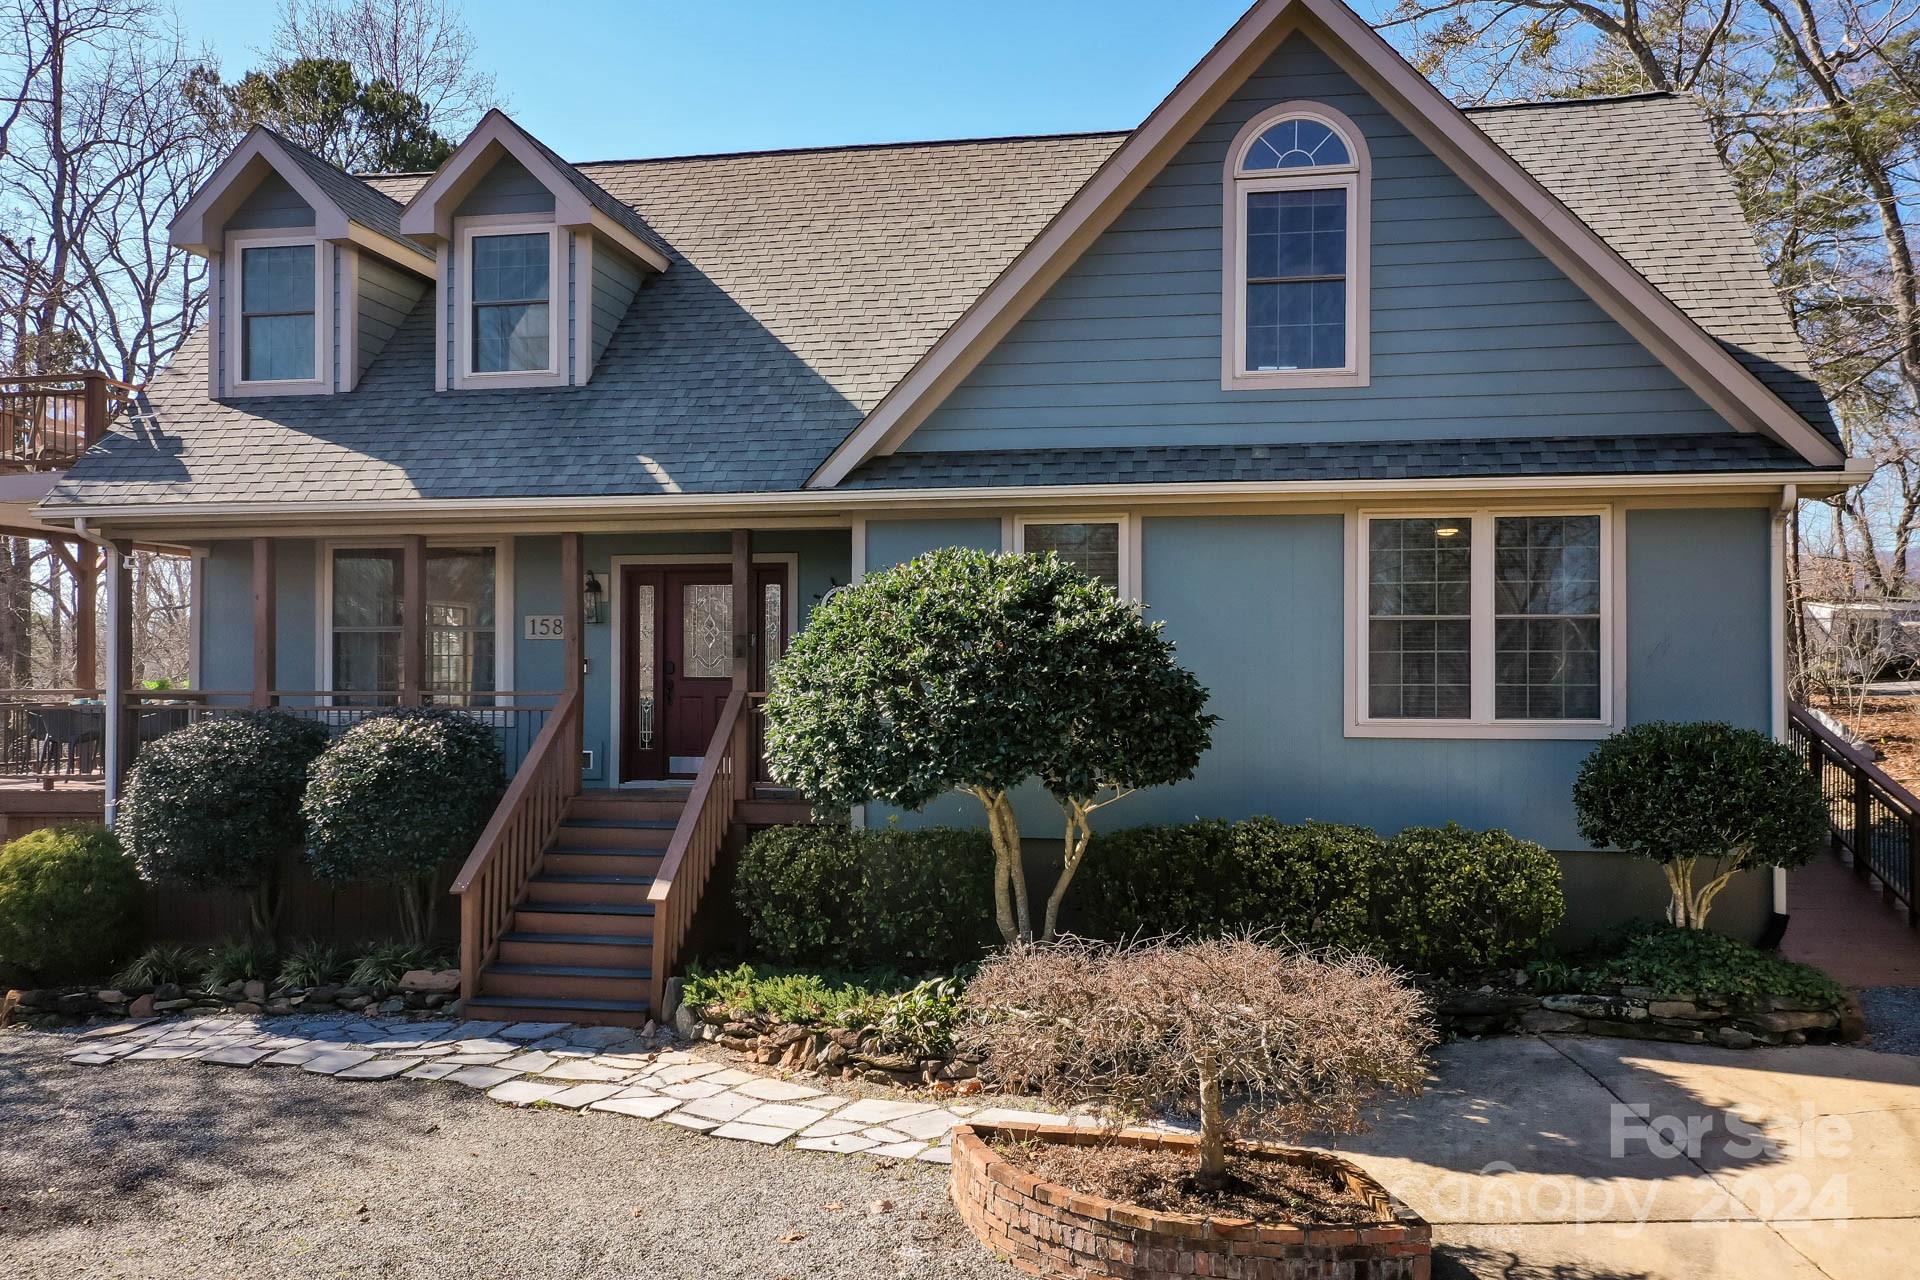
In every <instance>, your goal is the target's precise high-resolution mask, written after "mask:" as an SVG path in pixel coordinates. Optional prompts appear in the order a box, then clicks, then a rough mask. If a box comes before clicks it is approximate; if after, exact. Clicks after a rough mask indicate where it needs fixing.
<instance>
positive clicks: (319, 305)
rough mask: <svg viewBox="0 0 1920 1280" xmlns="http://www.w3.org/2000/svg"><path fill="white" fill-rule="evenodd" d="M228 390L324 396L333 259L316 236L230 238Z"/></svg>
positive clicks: (239, 235) (242, 234) (246, 235)
mask: <svg viewBox="0 0 1920 1280" xmlns="http://www.w3.org/2000/svg"><path fill="white" fill-rule="evenodd" d="M227 238H228V245H227V254H226V261H227V263H228V264H229V265H228V269H227V289H226V308H227V311H226V314H227V316H228V317H229V318H228V321H227V324H226V329H227V368H228V370H229V372H228V374H227V378H228V393H229V394H232V395H242V396H244V395H283V396H284V395H318V394H323V393H325V392H326V391H327V390H328V389H329V387H330V383H331V379H330V378H329V377H328V376H327V374H328V369H327V358H326V350H327V343H326V338H327V324H328V308H327V296H328V293H329V292H330V291H329V290H328V289H327V288H326V287H325V285H324V283H323V281H322V278H321V275H322V271H323V268H324V264H325V262H326V260H327V257H328V255H327V254H325V253H322V252H321V250H320V246H319V245H318V244H316V243H315V241H314V238H313V235H312V234H311V233H310V232H309V233H306V234H295V235H288V234H285V233H280V234H265V233H261V232H253V231H232V232H229V233H228V237H227Z"/></svg>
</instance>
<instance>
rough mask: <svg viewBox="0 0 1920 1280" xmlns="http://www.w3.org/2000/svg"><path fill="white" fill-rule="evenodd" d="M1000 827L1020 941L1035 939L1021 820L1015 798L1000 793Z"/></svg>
mask: <svg viewBox="0 0 1920 1280" xmlns="http://www.w3.org/2000/svg"><path fill="white" fill-rule="evenodd" d="M1000 829H1001V832H1002V838H1003V839H1004V840H1005V841H1006V842H1007V874H1008V875H1009V876H1010V877H1011V878H1012V881H1013V913H1014V917H1015V923H1016V925H1017V927H1018V928H1019V931H1020V941H1022V942H1032V941H1033V907H1032V904H1031V903H1029V902H1028V900H1027V864H1026V860H1025V858H1024V857H1023V855H1022V850H1021V848H1020V820H1019V819H1018V818H1016V817H1014V814H1013V800H1012V799H1011V798H1010V797H1008V795H1007V793H1006V792H1004V791H1002V792H1001V793H1000Z"/></svg>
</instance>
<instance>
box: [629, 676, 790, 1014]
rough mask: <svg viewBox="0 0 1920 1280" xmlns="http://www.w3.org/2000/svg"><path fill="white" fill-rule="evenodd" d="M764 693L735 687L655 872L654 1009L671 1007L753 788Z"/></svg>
mask: <svg viewBox="0 0 1920 1280" xmlns="http://www.w3.org/2000/svg"><path fill="white" fill-rule="evenodd" d="M762 696H764V695H758V694H749V693H748V692H747V691H746V690H744V689H735V690H734V691H733V692H732V693H731V694H729V695H728V696H727V701H726V705H725V706H723V707H722V708H721V710H720V723H719V724H718V725H716V726H715V727H714V730H713V737H712V738H711V739H709V740H708V742H707V754H706V755H705V756H704V757H702V759H701V761H700V773H699V775H698V776H697V777H695V778H694V780H693V790H692V791H690V792H689V793H688V794H687V805H686V808H684V809H682V810H681V811H680V822H679V825H677V826H676V827H675V828H674V831H673V839H672V841H671V842H669V843H668V845H667V852H666V855H665V856H664V857H662V858H661V859H660V870H659V871H657V872H656V873H654V878H653V887H652V888H651V889H649V890H648V891H647V901H648V902H651V903H652V904H653V968H652V973H651V975H650V978H649V986H650V992H649V994H650V996H651V1001H652V1008H653V1009H654V1011H655V1014H656V1015H657V1014H658V1012H659V1011H660V1010H661V1009H663V1008H665V1007H666V997H667V978H668V976H669V975H671V974H672V973H673V971H674V969H675V967H677V966H678V965H679V963H680V955H681V950H682V948H684V947H685V945H686V941H687V935H688V933H689V932H690V931H691V930H692V928H693V919H694V916H695V914H696V913H697V912H698V910H699V907H700V895H701V893H702V891H704V890H705V889H706V887H707V880H708V878H709V877H710V876H712V874H713V867H714V863H715V862H717V861H718V860H719V857H720V851H721V849H722V848H723V847H724V846H725V845H726V841H727V833H728V832H729V831H731V830H732V829H733V815H734V811H735V809H736V808H737V807H738V805H739V803H740V801H741V800H742V799H743V798H745V796H746V793H747V791H748V789H749V788H750V787H751V785H752V778H753V775H754V772H755V770H754V766H753V748H754V720H755V718H756V717H755V716H754V714H753V713H752V710H750V708H757V707H758V705H759V700H760V698H761V697H762Z"/></svg>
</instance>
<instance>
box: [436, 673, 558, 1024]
mask: <svg viewBox="0 0 1920 1280" xmlns="http://www.w3.org/2000/svg"><path fill="white" fill-rule="evenodd" d="M580 729H581V710H580V694H579V691H578V690H569V691H568V692H566V693H563V694H561V695H560V701H559V704H558V705H556V706H555V707H554V709H553V714H551V715H550V716H548V717H547V719H546V723H545V725H543V726H542V727H541V730H540V736H539V737H537V738H535V739H534V741H533V745H532V747H531V748H530V749H529V750H528V752H527V754H526V757H525V759H524V760H523V761H522V762H521V764H520V767H519V769H518V770H516V771H515V773H514V775H513V781H512V782H510V783H508V784H507V790H506V794H505V795H503V796H501V797H500V803H499V804H498V805H496V806H495V807H494V811H493V818H492V819H491V820H490V821H489V822H488V823H487V828H486V830H485V831H483V832H482V833H481V835H480V839H479V841H478V842H477V843H475V845H474V846H473V853H472V854H471V855H469V856H468V858H467V861H466V865H465V866H463V867H461V868H460V874H459V875H457V876H455V877H454V881H453V890H452V891H453V893H454V895H455V896H456V897H458V898H459V899H460V990H461V992H462V993H463V994H465V995H467V996H469V997H471V996H472V995H473V994H474V993H476V992H478V991H479V990H480V972H481V970H483V969H485V968H486V967H487V965H489V964H491V963H492V962H493V955H494V952H495V951H496V950H498V948H499V946H500V935H501V934H503V933H505V932H506V927H507V922H508V921H509V920H511V919H512V918H513V912H514V908H515V907H517V906H518V905H519V902H520V899H521V897H522V895H524V894H525V893H526V889H527V881H528V880H530V879H532V878H533V875H534V873H535V872H536V871H538V870H539V869H540V861H541V859H542V857H544V856H545V854H546V851H547V845H548V844H549V843H551V842H552V840H553V836H554V833H555V832H556V831H557V830H558V829H559V827H560V824H561V823H562V822H563V821H565V819H566V816H567V810H568V808H569V807H570V806H571V805H572V803H573V798H574V797H575V796H577V795H579V794H580Z"/></svg>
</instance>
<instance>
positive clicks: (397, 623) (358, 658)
mask: <svg viewBox="0 0 1920 1280" xmlns="http://www.w3.org/2000/svg"><path fill="white" fill-rule="evenodd" d="M401 555H402V552H401V549H400V548H399V547H397V546H391V545H388V546H378V545H367V544H352V545H347V544H341V545H335V546H331V547H329V548H328V550H327V561H326V572H325V574H324V580H323V600H322V605H323V608H324V612H323V614H322V617H323V618H324V619H325V620H326V625H325V629H324V631H323V634H322V639H323V646H322V652H323V661H324V664H325V666H324V669H325V671H326V673H327V678H326V679H325V680H324V681H323V682H322V684H321V686H320V687H322V688H325V689H333V690H337V691H339V692H341V693H359V694H390V693H392V692H393V691H395V690H397V689H398V688H399V687H400V635H401V625H402V623H401V614H402V609H403V607H404V606H403V601H402V598H401V576H402V569H401ZM503 558H504V552H503V551H502V549H501V546H500V545H498V544H490V543H483V544H479V545H471V546H444V547H443V546H429V547H428V548H427V549H426V574H427V583H426V585H427V619H426V621H427V631H426V647H427V669H426V680H425V688H426V691H427V692H428V693H457V694H479V693H492V692H493V691H495V690H496V689H498V688H499V687H500V684H501V675H502V674H503V673H504V672H505V670H506V667H507V662H508V661H509V658H508V655H507V654H506V652H505V648H506V642H507V638H508V633H507V631H506V630H505V628H503V627H502V626H501V621H502V618H503V616H504V614H505V612H506V611H505V610H504V609H503V608H502V607H501V605H500V599H501V597H502V594H503V592H504V591H505V589H506V585H507V584H506V583H505V582H504V581H503V578H504V577H505V565H504V564H503V563H502V560H503Z"/></svg>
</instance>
